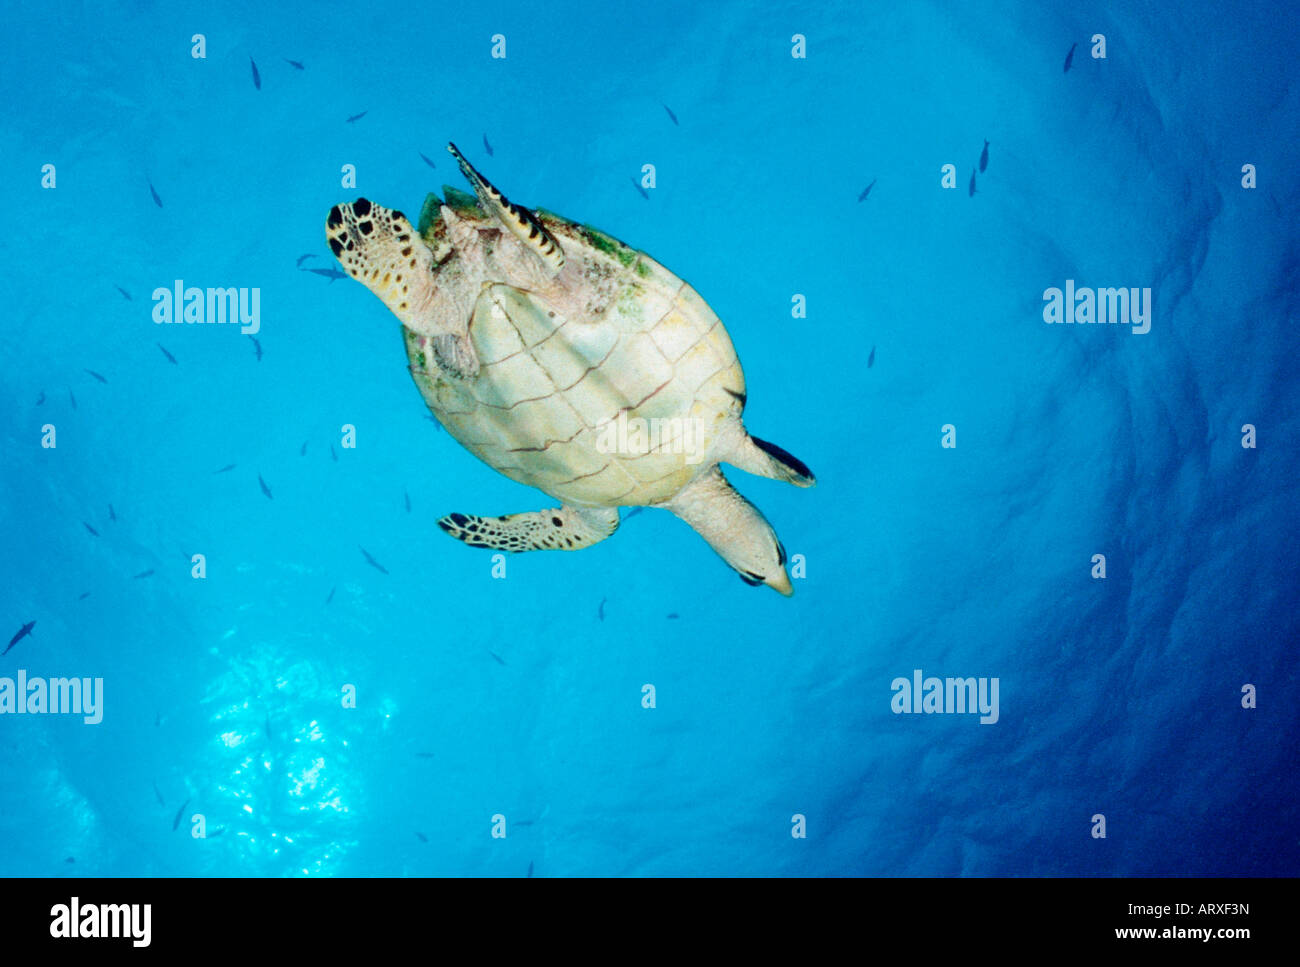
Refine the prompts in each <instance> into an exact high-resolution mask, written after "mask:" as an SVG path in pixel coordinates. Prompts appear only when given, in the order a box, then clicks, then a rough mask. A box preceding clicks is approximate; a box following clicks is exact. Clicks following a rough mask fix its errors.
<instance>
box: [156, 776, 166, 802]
mask: <svg viewBox="0 0 1300 967" xmlns="http://www.w3.org/2000/svg"><path fill="white" fill-rule="evenodd" d="M153 794H154V795H155V796H156V797H157V798H158V805H159V806H165V805H167V800H166V799H164V798H163V794H162V790H161V789H159V788H158V783H156V782H155V783H154V784H153Z"/></svg>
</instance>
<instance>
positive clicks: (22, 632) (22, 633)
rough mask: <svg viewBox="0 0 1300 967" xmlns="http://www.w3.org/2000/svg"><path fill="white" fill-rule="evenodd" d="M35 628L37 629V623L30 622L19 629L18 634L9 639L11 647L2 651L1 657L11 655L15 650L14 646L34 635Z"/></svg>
mask: <svg viewBox="0 0 1300 967" xmlns="http://www.w3.org/2000/svg"><path fill="white" fill-rule="evenodd" d="M35 627H36V622H35V621H29V622H27V624H25V625H23V626H22V627H21V628H19V629H18V633H17V634H16V635H14V636H13V637H12V638H10V639H9V647H8V648H6V649H5V650H4V651H0V656H3V655H7V654H9V652H10V651H11V650H12V649H13V646H14V645H16V644H18V642H20V641H22V640H23V639H24V638H26V637H27V636H28V635H30V634H31V633H32V629H33V628H35Z"/></svg>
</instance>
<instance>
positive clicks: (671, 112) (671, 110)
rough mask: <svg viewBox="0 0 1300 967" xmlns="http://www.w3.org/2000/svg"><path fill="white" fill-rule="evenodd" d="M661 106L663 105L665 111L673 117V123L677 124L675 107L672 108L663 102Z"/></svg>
mask: <svg viewBox="0 0 1300 967" xmlns="http://www.w3.org/2000/svg"><path fill="white" fill-rule="evenodd" d="M660 107H662V108H663V109H664V110H665V111H667V112H668V116H669V117H670V118H672V121H673V124H677V115H676V114H674V113H673V109H672V108H670V107H669V106H668V105H667V104H663V103H661V104H660ZM677 126H678V127H679V128H680V127H681V125H680V124H677Z"/></svg>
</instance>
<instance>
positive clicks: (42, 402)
mask: <svg viewBox="0 0 1300 967" xmlns="http://www.w3.org/2000/svg"><path fill="white" fill-rule="evenodd" d="M36 405H37V406H44V405H45V390H41V398H40V399H39V400H37V401H36Z"/></svg>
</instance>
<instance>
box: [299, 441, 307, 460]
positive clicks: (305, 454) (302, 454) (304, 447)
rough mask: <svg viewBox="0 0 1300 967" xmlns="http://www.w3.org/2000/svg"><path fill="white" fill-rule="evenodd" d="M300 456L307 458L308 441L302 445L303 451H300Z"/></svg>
mask: <svg viewBox="0 0 1300 967" xmlns="http://www.w3.org/2000/svg"><path fill="white" fill-rule="evenodd" d="M298 456H300V457H305V456H307V441H306V440H304V441H303V443H302V449H301V450H299V451H298Z"/></svg>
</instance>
